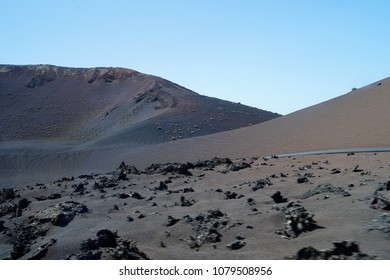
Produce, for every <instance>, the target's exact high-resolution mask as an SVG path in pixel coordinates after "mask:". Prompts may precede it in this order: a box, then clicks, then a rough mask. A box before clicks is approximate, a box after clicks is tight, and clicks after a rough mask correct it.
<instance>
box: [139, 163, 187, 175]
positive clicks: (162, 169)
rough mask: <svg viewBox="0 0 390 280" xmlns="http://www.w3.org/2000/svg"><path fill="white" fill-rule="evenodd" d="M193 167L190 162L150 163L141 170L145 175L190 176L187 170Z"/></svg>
mask: <svg viewBox="0 0 390 280" xmlns="http://www.w3.org/2000/svg"><path fill="white" fill-rule="evenodd" d="M191 168H193V165H192V164H191V163H186V164H183V163H166V164H152V165H151V166H149V167H147V168H146V169H145V170H144V171H143V172H144V173H145V174H147V175H152V174H163V175H166V174H167V173H172V174H181V175H185V176H192V173H191V172H190V171H189V170H188V169H191Z"/></svg>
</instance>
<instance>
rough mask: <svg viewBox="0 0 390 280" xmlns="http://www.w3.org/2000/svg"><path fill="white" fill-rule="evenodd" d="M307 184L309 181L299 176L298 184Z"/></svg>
mask: <svg viewBox="0 0 390 280" xmlns="http://www.w3.org/2000/svg"><path fill="white" fill-rule="evenodd" d="M307 182H309V179H308V178H307V177H306V176H301V177H299V178H298V179H297V183H298V184H303V183H307Z"/></svg>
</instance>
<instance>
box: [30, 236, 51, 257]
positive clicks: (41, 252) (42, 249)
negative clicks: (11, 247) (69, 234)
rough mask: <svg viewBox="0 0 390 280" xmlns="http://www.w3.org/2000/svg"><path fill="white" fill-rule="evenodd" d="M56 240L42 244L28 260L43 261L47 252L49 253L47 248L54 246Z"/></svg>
mask: <svg viewBox="0 0 390 280" xmlns="http://www.w3.org/2000/svg"><path fill="white" fill-rule="evenodd" d="M56 242H57V239H54V238H52V239H50V241H49V242H45V243H43V244H42V245H41V246H39V248H38V250H37V251H36V252H35V253H34V254H33V255H32V256H31V257H30V258H28V260H41V259H43V258H44V257H45V256H46V254H47V252H48V251H49V248H50V247H51V246H53V245H54V244H56Z"/></svg>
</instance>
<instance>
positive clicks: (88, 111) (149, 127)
mask: <svg viewBox="0 0 390 280" xmlns="http://www.w3.org/2000/svg"><path fill="white" fill-rule="evenodd" d="M0 98H1V103H0V120H1V121H0V140H1V141H8V140H96V139H98V138H99V140H98V141H99V142H104V141H112V140H113V139H115V142H116V143H118V142H123V143H139V144H149V143H160V142H165V141H169V140H176V139H181V138H188V137H193V136H200V135H208V134H212V133H216V132H221V131H226V130H230V129H236V128H240V127H245V126H248V125H251V124H257V123H261V122H264V121H267V120H270V119H272V118H275V117H278V116H279V115H278V114H274V113H271V112H266V111H263V110H259V109H256V108H251V107H248V106H244V105H241V104H236V103H231V102H227V101H223V100H219V99H215V98H209V97H205V96H201V95H199V94H196V93H195V92H192V91H190V90H188V89H186V88H184V87H181V86H179V85H176V84H174V83H171V82H169V81H167V80H164V79H162V78H159V77H155V76H150V75H145V74H142V73H139V72H136V71H133V70H129V69H124V68H90V69H81V68H80V69H77V68H63V67H56V66H50V65H36V66H10V65H0ZM105 139H107V140H105Z"/></svg>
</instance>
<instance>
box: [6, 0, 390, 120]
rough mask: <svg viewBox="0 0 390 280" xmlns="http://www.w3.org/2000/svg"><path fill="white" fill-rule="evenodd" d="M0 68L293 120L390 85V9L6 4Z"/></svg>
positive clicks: (358, 5) (360, 4) (167, 0)
mask: <svg viewBox="0 0 390 280" xmlns="http://www.w3.org/2000/svg"><path fill="white" fill-rule="evenodd" d="M0 25H1V29H0V40H1V41H0V64H54V65H60V66H69V67H94V66H113V67H114V66H120V67H126V68H131V69H134V70H137V71H140V72H144V73H147V74H153V75H157V76H161V77H163V78H166V79H168V80H171V81H173V82H175V83H178V84H180V85H182V86H185V87H187V88H190V89H192V90H194V91H196V92H198V93H200V94H203V95H208V96H214V97H218V98H221V99H225V100H230V101H234V102H241V103H243V104H246V105H250V106H253V107H258V108H261V109H266V110H270V111H273V112H278V113H281V114H287V113H290V112H293V111H296V110H299V109H302V108H304V107H307V106H310V105H314V104H316V103H319V102H322V101H325V100H328V99H330V98H333V97H335V96H338V95H341V94H344V93H346V92H348V91H349V90H350V89H351V88H352V87H361V86H364V85H367V84H369V83H372V82H375V81H377V80H379V79H382V78H385V77H388V76H390V36H389V27H390V1H386V0H382V1H380V0H370V1H369V0H366V1H361V0H354V1H349V0H345V1H342V0H338V1H332V0H328V1H309V0H307V1H303V0H295V1H287V0H286V1H281V0H279V1H278V0H268V1H266V0H257V1H251V0H239V1H238V0H236V1H229V0H225V1H218V0H208V1H203V0H181V1H179V0H164V1H162V0H161V1H152V0H142V1H139V0H137V1H133V0H127V1H120V0H110V1H108V0H107V1H98V0H95V1H92V0H90V1H88V0H84V1H82V0H67V1H65V0H64V1H59V0H50V1H40V0H35V1H21V0H0Z"/></svg>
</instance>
